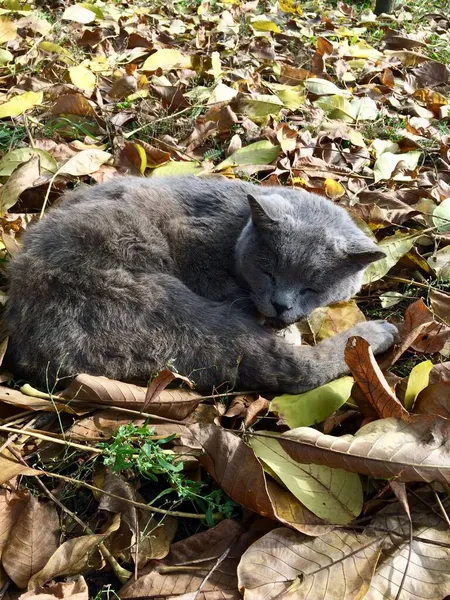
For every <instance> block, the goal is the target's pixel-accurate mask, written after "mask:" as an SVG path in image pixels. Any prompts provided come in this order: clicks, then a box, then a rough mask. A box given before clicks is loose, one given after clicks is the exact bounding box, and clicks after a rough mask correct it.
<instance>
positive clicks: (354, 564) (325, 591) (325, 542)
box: [238, 528, 382, 600]
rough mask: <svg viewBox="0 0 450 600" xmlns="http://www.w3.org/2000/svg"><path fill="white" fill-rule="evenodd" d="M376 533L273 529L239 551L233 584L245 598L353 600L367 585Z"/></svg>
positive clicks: (376, 552)
mask: <svg viewBox="0 0 450 600" xmlns="http://www.w3.org/2000/svg"><path fill="white" fill-rule="evenodd" d="M381 543H382V538H381V537H380V536H377V537H376V536H375V535H362V534H355V533H353V532H345V531H339V530H336V531H332V532H330V533H327V534H326V535H324V536H322V537H320V538H313V539H311V538H305V537H304V536H302V535H300V534H299V533H297V532H296V531H291V530H290V529H287V528H279V529H274V530H273V531H271V532H269V533H268V534H267V535H265V536H263V537H262V538H261V539H259V540H258V541H256V542H255V543H254V544H252V546H250V548H249V549H248V550H247V551H246V552H245V553H244V554H243V556H242V558H241V561H240V563H239V566H238V578H239V588H240V589H242V590H244V593H245V598H246V600H247V599H248V600H262V599H263V598H264V600H272V599H273V600H275V599H279V598H289V597H292V598H296V599H298V600H300V599H301V600H307V599H308V600H331V599H334V598H336V599H338V598H339V599H340V600H355V599H356V598H362V597H363V594H365V592H366V591H367V589H368V587H369V585H370V582H371V580H372V576H373V573H374V570H375V566H376V564H377V561H378V558H379V555H380V550H381Z"/></svg>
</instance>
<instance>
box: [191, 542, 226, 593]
mask: <svg viewBox="0 0 450 600" xmlns="http://www.w3.org/2000/svg"><path fill="white" fill-rule="evenodd" d="M234 539H236V538H234ZM232 543H234V540H233V542H232ZM230 550H231V544H230V545H229V546H228V548H227V549H226V550H225V552H223V554H222V555H221V556H219V558H218V559H217V560H216V562H215V563H214V565H213V566H212V568H211V569H210V570H209V572H208V573H207V574H206V575H205V577H204V578H203V581H202V582H201V584H200V585H199V586H198V589H197V591H196V592H195V595H194V597H193V599H192V600H197V598H198V596H199V595H200V593H201V591H202V590H203V588H204V586H205V584H206V582H207V581H208V579H209V578H210V577H211V575H212V574H213V573H214V571H215V570H216V569H217V567H218V566H219V565H220V563H222V562H223V561H224V560H225V559H226V557H227V556H228V553H229V552H230Z"/></svg>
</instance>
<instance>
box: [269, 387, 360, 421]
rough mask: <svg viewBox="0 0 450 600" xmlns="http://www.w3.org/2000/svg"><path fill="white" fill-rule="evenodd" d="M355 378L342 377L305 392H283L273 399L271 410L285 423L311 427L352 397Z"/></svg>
mask: <svg viewBox="0 0 450 600" xmlns="http://www.w3.org/2000/svg"><path fill="white" fill-rule="evenodd" d="M353 383H354V379H353V377H341V378H340V379H336V380H335V381H331V382H330V383H327V384H325V385H321V386H320V387H318V388H315V389H314V390H310V391H309V392H304V393H303V394H295V395H292V394H283V395H282V396H277V397H275V398H274V399H273V401H272V405H271V410H272V411H273V412H276V413H277V414H278V415H279V416H280V417H281V418H282V419H283V421H284V422H285V423H287V425H288V426H289V427H290V429H294V428H295V427H309V426H310V425H315V424H316V423H320V422H322V421H324V420H325V419H326V418H327V417H329V416H330V415H332V414H333V413H334V412H335V411H337V409H338V408H340V407H341V406H342V405H343V404H345V402H346V401H347V400H348V399H349V398H350V393H351V391H352V387H353Z"/></svg>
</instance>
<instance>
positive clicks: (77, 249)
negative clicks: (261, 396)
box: [5, 177, 396, 392]
mask: <svg viewBox="0 0 450 600" xmlns="http://www.w3.org/2000/svg"><path fill="white" fill-rule="evenodd" d="M381 256H382V253H380V252H379V250H378V249H377V247H376V246H375V244H373V242H372V241H371V240H369V239H368V238H367V237H366V236H364V235H363V234H362V233H361V232H360V230H359V229H358V228H357V227H356V226H355V225H354V223H353V222H352V220H351V219H350V217H349V216H348V215H347V213H346V212H345V211H344V210H343V209H342V208H339V207H337V206H335V205H334V204H333V203H332V202H331V201H329V200H326V199H324V198H321V197H319V196H315V195H313V194H308V193H306V192H303V191H298V190H296V191H295V190H290V189H287V188H281V187H260V186H255V185H252V184H247V183H243V182H230V181H227V180H222V179H217V178H195V177H180V178H167V179H165V178H164V179H152V178H150V179H144V178H133V177H123V178H117V179H114V180H112V181H111V182H108V183H106V184H101V185H96V186H93V187H84V186H83V187H79V188H77V189H76V190H75V191H73V192H70V193H69V194H67V195H66V198H65V199H64V200H63V202H62V203H61V205H60V206H59V207H58V208H55V209H52V210H51V211H50V212H49V213H48V215H46V217H45V218H44V219H43V220H42V221H41V222H39V223H38V224H36V225H34V226H31V227H30V229H29V231H27V233H26V235H25V238H24V248H23V250H22V251H21V252H20V253H19V255H18V256H17V257H16V258H15V259H14V260H13V261H12V263H11V265H10V270H9V277H10V287H9V300H8V302H7V307H6V312H5V316H6V324H7V328H8V331H9V335H10V342H9V356H10V359H12V361H13V365H14V369H15V373H16V374H18V375H20V376H24V377H26V378H27V379H28V380H30V381H32V382H34V383H35V384H38V385H40V386H52V385H53V384H54V382H55V377H56V376H58V377H64V376H74V375H76V374H77V373H91V374H95V375H105V376H107V377H111V378H115V379H123V380H135V379H138V380H142V381H145V380H148V379H149V377H150V376H151V375H152V374H153V373H154V372H156V371H157V370H158V369H159V368H161V367H163V366H166V365H168V364H171V363H172V364H173V366H174V367H175V368H176V369H177V370H178V371H179V372H180V373H183V374H184V375H188V376H191V377H192V379H193V380H194V381H195V382H196V384H197V389H199V390H201V391H203V392H208V391H211V390H212V389H213V387H219V386H220V385H222V384H224V385H225V386H227V387H231V386H233V385H236V384H237V385H238V386H239V387H240V388H241V389H269V390H274V391H282V392H299V391H303V390H306V389H309V388H312V387H315V386H317V385H320V384H323V383H325V382H327V381H329V380H331V379H333V378H335V377H337V376H339V375H341V374H343V373H345V372H346V371H347V369H346V366H345V363H344V347H345V341H346V339H347V338H348V337H349V335H362V336H363V337H365V338H366V339H367V340H368V341H369V342H370V343H371V345H372V347H373V349H374V351H375V352H380V351H383V350H385V349H386V348H388V347H389V346H390V345H391V344H392V342H393V341H394V337H395V334H396V329H395V327H394V326H392V325H390V324H388V323H385V322H380V321H378V322H368V323H362V324H359V325H357V326H356V327H354V328H353V329H351V330H349V332H345V333H344V334H340V335H338V336H336V337H334V338H332V339H330V340H329V341H326V342H322V343H320V344H318V345H317V346H316V347H294V346H290V345H288V344H287V343H286V342H285V341H284V340H283V339H282V338H281V337H280V336H278V335H276V334H275V333H274V332H273V331H271V330H270V329H268V328H267V326H263V325H261V324H260V319H259V317H258V314H262V315H264V316H265V317H266V320H267V321H268V322H272V323H273V324H275V325H276V326H278V327H281V326H283V325H288V324H290V323H293V322H295V321H298V320H299V319H300V318H303V317H305V316H306V315H308V314H309V313H310V312H311V310H313V309H314V308H315V307H317V306H324V305H327V304H330V303H333V302H337V301H340V300H343V299H346V298H348V297H350V296H352V295H353V294H355V293H356V292H357V291H358V289H359V288H360V283H361V274H362V272H363V270H364V267H365V266H366V265H367V264H369V263H370V262H372V261H373V260H376V259H378V258H380V257H381Z"/></svg>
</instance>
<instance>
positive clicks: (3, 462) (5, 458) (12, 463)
mask: <svg viewBox="0 0 450 600" xmlns="http://www.w3.org/2000/svg"><path fill="white" fill-rule="evenodd" d="M41 474H42V473H41V471H39V470H38V469H32V468H31V467H28V466H26V465H24V464H23V463H22V462H20V461H19V460H17V458H16V457H15V456H14V455H13V454H11V452H9V450H8V449H7V448H6V449H5V450H3V451H2V453H1V454H0V485H3V484H4V483H7V482H8V481H10V480H11V479H14V477H17V475H41Z"/></svg>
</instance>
